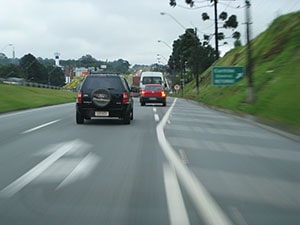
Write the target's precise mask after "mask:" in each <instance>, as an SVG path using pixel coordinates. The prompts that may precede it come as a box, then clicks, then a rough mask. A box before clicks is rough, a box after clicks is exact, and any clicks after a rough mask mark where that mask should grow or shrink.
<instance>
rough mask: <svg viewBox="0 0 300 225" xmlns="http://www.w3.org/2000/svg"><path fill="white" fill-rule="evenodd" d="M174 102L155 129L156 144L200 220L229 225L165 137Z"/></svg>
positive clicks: (207, 222) (222, 213)
mask: <svg viewBox="0 0 300 225" xmlns="http://www.w3.org/2000/svg"><path fill="white" fill-rule="evenodd" d="M176 100H177V98H176V99H175V100H174V101H173V103H172V105H171V107H170V108H169V110H168V111H167V113H166V114H165V115H164V117H163V119H162V120H161V121H160V123H159V124H158V125H157V127H156V133H157V138H158V142H159V144H160V146H161V148H162V150H163V153H164V155H165V156H166V158H167V160H168V161H169V162H170V164H172V165H173V166H174V168H175V170H176V172H177V175H178V178H179V180H180V181H181V183H182V185H183V186H184V188H185V189H186V191H187V193H188V194H189V196H190V198H191V200H192V202H193V203H194V205H195V208H196V211H197V212H198V214H199V216H200V215H201V216H202V217H201V218H202V219H203V220H204V221H205V223H206V224H208V225H231V224H232V222H231V221H230V220H229V218H228V217H227V216H226V214H225V213H224V212H223V211H222V209H221V208H220V206H219V205H218V204H217V203H216V202H215V200H214V199H213V198H212V197H211V195H210V194H209V193H208V191H207V190H206V189H205V187H204V186H203V185H202V184H201V183H200V181H199V180H198V179H197V178H196V176H195V175H194V174H193V173H192V172H191V171H190V170H189V169H188V168H187V167H186V166H185V165H184V164H183V163H182V162H181V160H180V157H179V156H178V154H177V153H176V152H175V150H174V149H173V148H172V146H171V145H170V143H169V142H168V141H167V139H166V137H165V134H164V126H165V124H166V122H167V120H168V118H169V116H170V113H171V111H172V110H173V108H174V105H175V103H176Z"/></svg>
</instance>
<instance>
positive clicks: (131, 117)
mask: <svg viewBox="0 0 300 225" xmlns="http://www.w3.org/2000/svg"><path fill="white" fill-rule="evenodd" d="M130 120H133V110H131V113H130Z"/></svg>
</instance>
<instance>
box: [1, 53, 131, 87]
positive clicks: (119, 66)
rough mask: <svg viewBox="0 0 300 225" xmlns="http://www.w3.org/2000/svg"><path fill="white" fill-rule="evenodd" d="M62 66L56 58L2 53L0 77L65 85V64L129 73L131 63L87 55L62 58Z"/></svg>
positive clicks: (108, 71)
mask: <svg viewBox="0 0 300 225" xmlns="http://www.w3.org/2000/svg"><path fill="white" fill-rule="evenodd" d="M60 66H61V67H56V66H55V60H54V59H47V58H46V59H43V58H40V57H39V58H35V57H34V56H33V55H32V54H27V55H25V56H23V57H22V58H21V59H9V58H7V57H6V56H5V54H3V53H0V78H9V77H17V78H23V79H24V80H26V81H28V82H36V83H41V84H49V85H55V86H63V85H65V78H64V77H65V75H64V71H63V68H64V67H65V66H71V67H73V68H76V67H85V68H89V69H90V68H92V69H93V70H97V71H98V70H101V71H102V72H107V73H119V74H127V73H129V67H130V64H129V62H128V61H126V60H123V59H118V60H115V61H112V62H109V61H100V60H97V59H95V58H93V57H92V56H91V55H85V56H82V57H81V58H79V59H77V60H74V59H70V60H60Z"/></svg>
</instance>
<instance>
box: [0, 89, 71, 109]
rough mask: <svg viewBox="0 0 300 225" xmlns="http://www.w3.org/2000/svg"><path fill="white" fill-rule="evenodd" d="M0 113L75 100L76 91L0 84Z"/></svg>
mask: <svg viewBox="0 0 300 225" xmlns="http://www.w3.org/2000/svg"><path fill="white" fill-rule="evenodd" d="M0 96H1V98H0V113H2V112H9V111H15V110H20V109H29V108H35V107H41V106H49V105H56V104H62V103H67V102H75V98H76V93H74V92H69V91H64V90H52V89H43V88H36V87H24V86H15V85H6V84H0Z"/></svg>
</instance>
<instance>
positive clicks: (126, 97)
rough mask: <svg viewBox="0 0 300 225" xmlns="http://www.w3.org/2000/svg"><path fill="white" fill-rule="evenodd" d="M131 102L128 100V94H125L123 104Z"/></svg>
mask: <svg viewBox="0 0 300 225" xmlns="http://www.w3.org/2000/svg"><path fill="white" fill-rule="evenodd" d="M128 101H129V98H128V93H127V92H123V99H122V102H123V103H126V102H128Z"/></svg>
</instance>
